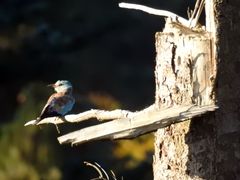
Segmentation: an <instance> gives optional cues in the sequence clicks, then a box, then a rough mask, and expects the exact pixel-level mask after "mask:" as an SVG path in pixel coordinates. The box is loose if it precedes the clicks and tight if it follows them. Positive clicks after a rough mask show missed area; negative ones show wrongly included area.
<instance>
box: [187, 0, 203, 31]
mask: <svg viewBox="0 0 240 180" xmlns="http://www.w3.org/2000/svg"><path fill="white" fill-rule="evenodd" d="M204 3H205V0H197V2H196V4H195V7H194V11H193V13H192V16H191V18H190V19H189V27H196V25H197V23H198V20H199V18H200V16H201V14H202V10H203V7H204Z"/></svg>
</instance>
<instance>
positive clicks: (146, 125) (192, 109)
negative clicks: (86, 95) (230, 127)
mask: <svg viewBox="0 0 240 180" xmlns="http://www.w3.org/2000/svg"><path fill="white" fill-rule="evenodd" d="M216 108H217V107H216V106H215V105H210V106H202V107H200V106H194V105H188V106H179V107H171V108H166V109H162V110H157V109H156V108H155V106H150V108H148V109H146V110H144V111H140V112H138V113H135V115H134V116H132V117H131V118H124V119H117V120H113V121H110V122H106V123H103V124H100V125H95V126H91V127H87V128H84V129H81V130H78V131H75V132H71V133H69V134H66V135H63V136H60V137H59V138H58V141H59V143H61V144H62V143H71V144H80V143H84V142H87V141H91V140H98V139H122V138H133V137H137V136H139V135H141V134H145V133H147V132H152V131H155V130H157V129H158V128H163V127H166V126H168V125H170V124H172V123H177V122H181V121H184V120H187V119H188V118H191V117H195V116H199V115H201V114H204V113H206V112H209V111H214V110H215V109H216Z"/></svg>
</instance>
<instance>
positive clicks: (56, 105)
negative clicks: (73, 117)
mask: <svg viewBox="0 0 240 180" xmlns="http://www.w3.org/2000/svg"><path fill="white" fill-rule="evenodd" d="M49 86H51V87H53V88H54V90H55V91H56V93H54V94H53V95H51V96H50V97H49V99H48V101H47V103H46V105H45V106H44V108H43V110H42V112H41V114H40V116H39V117H38V118H37V123H38V122H39V121H41V120H42V119H44V118H47V117H53V116H64V115H65V114H67V113H68V112H69V111H71V109H72V108H73V105H74V103H75V99H74V98H73V96H72V84H71V83H70V82H69V81H66V80H59V81H57V82H56V83H55V84H51V85H49Z"/></svg>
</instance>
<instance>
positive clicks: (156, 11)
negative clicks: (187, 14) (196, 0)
mask: <svg viewBox="0 0 240 180" xmlns="http://www.w3.org/2000/svg"><path fill="white" fill-rule="evenodd" d="M118 5H119V7H121V8H128V9H136V10H141V11H144V12H147V13H149V14H153V15H157V16H164V17H170V18H171V19H173V20H176V21H178V22H180V23H181V24H182V25H184V26H187V27H189V21H188V20H187V19H185V18H183V17H181V16H179V15H177V14H175V13H172V12H170V11H166V10H160V9H154V8H150V7H147V6H143V5H139V4H132V3H119V4H118Z"/></svg>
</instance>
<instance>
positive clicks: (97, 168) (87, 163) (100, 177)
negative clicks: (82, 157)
mask: <svg viewBox="0 0 240 180" xmlns="http://www.w3.org/2000/svg"><path fill="white" fill-rule="evenodd" d="M84 164H86V165H87V166H91V167H93V168H94V169H95V170H96V171H97V172H98V174H99V177H98V178H93V179H105V178H104V177H103V174H102V171H101V170H102V168H101V169H99V165H98V164H97V163H96V162H95V164H96V165H94V164H92V163H90V162H87V161H84ZM100 167H101V166H100ZM93 179H92V180H93ZM107 180H108V179H107Z"/></svg>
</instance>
